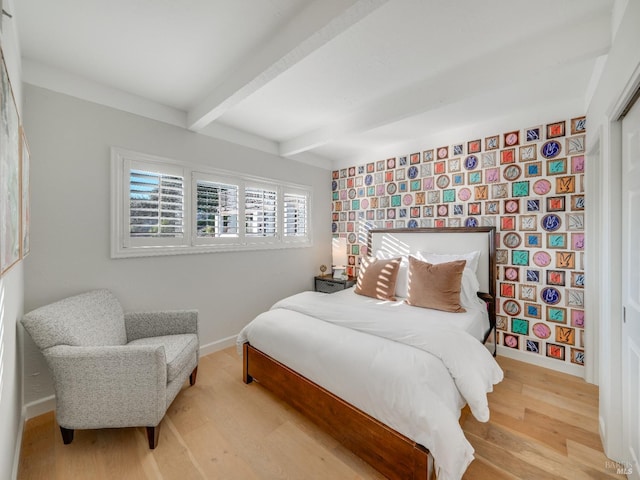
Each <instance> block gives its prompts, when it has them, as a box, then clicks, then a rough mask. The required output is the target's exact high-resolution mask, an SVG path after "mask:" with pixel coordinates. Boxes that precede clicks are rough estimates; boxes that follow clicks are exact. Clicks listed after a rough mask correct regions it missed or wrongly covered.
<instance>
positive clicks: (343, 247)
mask: <svg viewBox="0 0 640 480" xmlns="http://www.w3.org/2000/svg"><path fill="white" fill-rule="evenodd" d="M331 256H332V257H333V278H346V276H347V275H346V271H347V262H348V259H347V239H346V238H345V237H335V238H333V239H332V240H331Z"/></svg>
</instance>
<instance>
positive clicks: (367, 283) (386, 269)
mask: <svg viewBox="0 0 640 480" xmlns="http://www.w3.org/2000/svg"><path fill="white" fill-rule="evenodd" d="M399 269H400V259H399V258H391V259H389V260H382V259H378V258H373V257H366V258H363V259H362V263H361V265H360V271H359V272H358V279H357V282H356V287H355V289H354V291H355V292H356V293H357V294H359V295H364V296H367V297H372V298H377V299H379V300H395V299H396V297H395V290H396V280H397V278H398V270H399Z"/></svg>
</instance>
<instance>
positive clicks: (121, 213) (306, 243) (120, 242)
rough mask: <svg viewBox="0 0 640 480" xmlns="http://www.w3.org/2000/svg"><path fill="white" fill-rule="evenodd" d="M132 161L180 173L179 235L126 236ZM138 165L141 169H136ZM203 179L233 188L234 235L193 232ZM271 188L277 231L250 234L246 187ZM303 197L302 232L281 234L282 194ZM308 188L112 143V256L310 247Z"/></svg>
mask: <svg viewBox="0 0 640 480" xmlns="http://www.w3.org/2000/svg"><path fill="white" fill-rule="evenodd" d="M132 166H135V167H136V168H135V169H142V170H146V171H149V172H158V173H165V174H170V175H176V174H178V173H180V176H182V178H183V192H184V198H183V227H184V234H183V236H182V238H178V237H170V238H155V237H131V236H130V231H129V228H130V226H129V214H130V183H129V182H130V176H131V170H132ZM140 166H143V167H145V168H139V167H140ZM198 181H205V182H211V183H218V184H222V185H233V186H237V187H238V236H237V237H232V236H229V237H226V236H221V237H198V235H197V225H198V222H197V201H198V198H197V196H198V192H197V183H198ZM248 187H249V188H254V187H255V188H265V189H273V190H274V191H275V192H276V234H275V235H274V236H264V237H261V236H251V235H246V234H245V224H246V216H245V201H246V199H245V192H246V189H247V188H248ZM285 194H295V195H304V196H306V219H305V220H306V229H307V230H306V235H304V236H287V235H285V234H284V196H285ZM311 200H312V190H311V187H310V186H306V185H299V184H294V183H288V182H281V181H277V180H273V179H269V178H261V177H255V176H250V175H243V174H239V173H235V172H230V171H225V170H221V169H217V168H210V167H207V166H204V165H196V164H189V163H186V162H181V161H177V160H172V159H169V158H164V157H159V156H155V155H149V154H145V153H140V152H135V151H132V150H127V149H123V148H119V147H111V258H131V257H147V256H160V255H177V254H197V253H213V252H229V251H250V250H268V249H280V248H290V247H310V246H312V241H311V238H312V237H311V209H312V203H311Z"/></svg>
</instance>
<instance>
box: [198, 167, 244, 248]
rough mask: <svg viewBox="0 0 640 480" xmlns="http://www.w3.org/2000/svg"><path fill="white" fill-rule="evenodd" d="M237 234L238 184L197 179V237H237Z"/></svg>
mask: <svg viewBox="0 0 640 480" xmlns="http://www.w3.org/2000/svg"><path fill="white" fill-rule="evenodd" d="M238 234H239V224H238V186H237V185H228V184H224V183H217V182H210V181H206V180H198V181H197V182H196V235H197V237H199V238H204V237H209V238H211V237H237V236H238Z"/></svg>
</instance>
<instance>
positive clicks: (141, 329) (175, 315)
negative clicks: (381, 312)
mask: <svg viewBox="0 0 640 480" xmlns="http://www.w3.org/2000/svg"><path fill="white" fill-rule="evenodd" d="M124 323H125V328H126V331H127V341H128V342H131V341H132V340H137V339H139V338H148V337H161V336H163V335H179V334H183V333H195V334H196V335H197V334H198V311H197V310H176V311H159V312H129V313H125V314H124Z"/></svg>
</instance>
